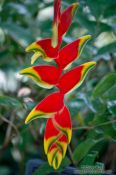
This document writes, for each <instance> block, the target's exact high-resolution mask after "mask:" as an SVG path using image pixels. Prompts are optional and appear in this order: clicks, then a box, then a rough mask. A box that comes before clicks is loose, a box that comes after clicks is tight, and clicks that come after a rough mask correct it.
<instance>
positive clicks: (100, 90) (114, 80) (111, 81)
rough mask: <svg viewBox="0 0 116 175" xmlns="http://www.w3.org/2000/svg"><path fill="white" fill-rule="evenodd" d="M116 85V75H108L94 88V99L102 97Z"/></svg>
mask: <svg viewBox="0 0 116 175" xmlns="http://www.w3.org/2000/svg"><path fill="white" fill-rule="evenodd" d="M115 84H116V73H110V74H108V75H106V76H105V77H104V78H103V79H102V80H101V81H100V82H99V83H98V84H97V86H96V87H95V88H94V90H93V97H94V98H96V97H102V96H103V95H104V94H105V93H107V91H108V90H109V89H111V88H112V87H113V86H114V85H115ZM114 95H115V94H114Z"/></svg>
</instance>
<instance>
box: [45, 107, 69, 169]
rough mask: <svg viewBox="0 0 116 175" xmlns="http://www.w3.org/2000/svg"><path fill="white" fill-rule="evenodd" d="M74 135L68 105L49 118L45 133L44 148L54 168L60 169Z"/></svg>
mask: <svg viewBox="0 0 116 175" xmlns="http://www.w3.org/2000/svg"><path fill="white" fill-rule="evenodd" d="M71 137H72V125H71V119H70V113H69V110H68V109H67V107H66V106H64V107H63V108H62V110H61V111H59V112H58V113H57V114H55V115H54V117H53V118H50V119H48V121H47V124H46V129H45V134H44V150H45V153H46V154H47V157H48V162H49V164H50V165H51V166H53V168H54V169H58V168H59V166H60V164H61V161H62V159H63V158H64V157H65V154H66V150H67V145H68V144H69V143H70V140H71Z"/></svg>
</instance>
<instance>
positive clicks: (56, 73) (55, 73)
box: [20, 65, 61, 89]
mask: <svg viewBox="0 0 116 175" xmlns="http://www.w3.org/2000/svg"><path fill="white" fill-rule="evenodd" d="M20 74H24V75H27V76H29V77H30V78H32V79H33V80H34V81H35V82H36V83H37V84H38V85H39V86H41V87H43V88H47V89H50V88H52V87H53V86H54V85H56V83H57V82H58V79H59V77H60V75H61V71H60V70H59V69H58V68H56V67H55V66H50V65H39V66H33V67H29V68H26V69H23V70H21V71H20Z"/></svg>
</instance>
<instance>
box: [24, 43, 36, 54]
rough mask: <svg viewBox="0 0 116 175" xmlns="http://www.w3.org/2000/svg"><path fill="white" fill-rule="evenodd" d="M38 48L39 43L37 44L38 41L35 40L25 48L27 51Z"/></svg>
mask: <svg viewBox="0 0 116 175" xmlns="http://www.w3.org/2000/svg"><path fill="white" fill-rule="evenodd" d="M36 49H38V45H37V44H36V42H34V43H32V44H30V45H29V46H28V47H27V48H26V49H25V51H26V52H30V51H34V50H36Z"/></svg>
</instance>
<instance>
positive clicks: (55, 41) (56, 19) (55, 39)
mask: <svg viewBox="0 0 116 175" xmlns="http://www.w3.org/2000/svg"><path fill="white" fill-rule="evenodd" d="M60 15H61V0H54V21H53V29H52V30H53V35H52V46H53V47H56V46H57V45H58V25H59V22H60Z"/></svg>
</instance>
